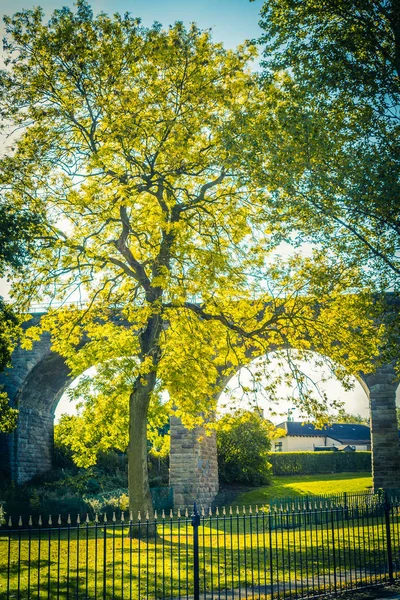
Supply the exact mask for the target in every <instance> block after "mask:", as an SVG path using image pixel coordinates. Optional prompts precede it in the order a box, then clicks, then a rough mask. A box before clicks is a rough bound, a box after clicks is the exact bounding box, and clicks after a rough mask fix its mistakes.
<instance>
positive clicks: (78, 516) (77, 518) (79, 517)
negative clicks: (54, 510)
mask: <svg viewBox="0 0 400 600" xmlns="http://www.w3.org/2000/svg"><path fill="white" fill-rule="evenodd" d="M76 522H77V523H78V525H80V522H81V516H80V514H77V515H76Z"/></svg>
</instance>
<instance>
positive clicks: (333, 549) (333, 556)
mask: <svg viewBox="0 0 400 600" xmlns="http://www.w3.org/2000/svg"><path fill="white" fill-rule="evenodd" d="M333 510H334V509H333V508H331V527H332V529H331V530H332V558H333V585H334V591H335V596H337V577H336V548H335V520H334V518H333ZM336 511H337V508H336ZM336 520H337V519H336Z"/></svg>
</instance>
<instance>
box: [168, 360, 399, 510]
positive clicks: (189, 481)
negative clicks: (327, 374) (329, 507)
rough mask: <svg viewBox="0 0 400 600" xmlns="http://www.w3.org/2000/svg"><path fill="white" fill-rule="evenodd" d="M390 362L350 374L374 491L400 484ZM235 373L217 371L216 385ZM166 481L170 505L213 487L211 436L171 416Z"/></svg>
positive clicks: (204, 495) (212, 492)
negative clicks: (363, 403)
mask: <svg viewBox="0 0 400 600" xmlns="http://www.w3.org/2000/svg"><path fill="white" fill-rule="evenodd" d="M271 350H272V349H271ZM260 356H262V354H260ZM256 358H258V356H254V355H253V356H252V360H254V359H256ZM249 362H250V360H249ZM246 364H249V363H248V362H247V363H244V364H242V365H238V367H237V369H236V371H235V373H237V372H238V371H239V370H240V369H241V368H242V367H243V366H245V365H246ZM394 365H395V363H394V362H393V363H391V364H386V365H380V366H378V367H377V369H376V371H375V373H372V374H366V373H361V372H360V373H358V374H357V375H356V378H357V380H358V381H359V382H360V384H361V386H362V387H363V389H364V391H365V393H366V395H367V397H368V399H369V405H370V429H371V450H372V452H371V457H372V478H373V487H374V490H377V489H380V488H383V489H390V488H397V489H399V488H400V445H399V433H398V427H397V419H396V390H397V387H398V384H399V382H398V379H397V377H396V373H395V368H394ZM235 373H232V375H230V376H229V377H227V376H224V377H222V376H221V379H220V385H219V387H225V386H226V385H227V384H228V382H229V381H230V379H231V378H232V377H234V376H235ZM199 440H201V441H199ZM170 482H171V484H172V482H173V483H174V501H175V504H177V505H180V506H187V505H189V504H190V503H191V502H192V501H193V498H196V499H198V501H199V502H200V503H202V504H203V505H207V504H210V503H211V502H212V501H213V499H214V498H215V496H216V494H217V492H218V464H217V450H216V438H215V435H211V436H209V437H205V436H204V430H203V429H202V428H197V429H195V430H193V431H192V432H190V434H188V432H187V430H186V429H185V428H184V427H183V425H182V423H181V422H180V421H179V419H176V418H175V417H174V418H173V419H172V420H171V455H170Z"/></svg>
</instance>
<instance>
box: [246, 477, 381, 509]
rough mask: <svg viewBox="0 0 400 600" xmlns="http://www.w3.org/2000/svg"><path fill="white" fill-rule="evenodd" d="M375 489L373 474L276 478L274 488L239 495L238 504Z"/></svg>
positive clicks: (262, 503)
mask: <svg viewBox="0 0 400 600" xmlns="http://www.w3.org/2000/svg"><path fill="white" fill-rule="evenodd" d="M371 486H372V476H371V474H370V473H332V474H327V475H293V476H283V475H281V476H278V475H276V476H274V477H273V478H272V481H271V485H269V486H265V487H259V488H255V489H254V490H250V491H248V492H243V493H241V494H239V495H238V496H237V497H236V499H235V504H239V505H243V504H244V505H247V504H250V505H254V504H258V505H259V506H263V505H264V504H268V503H269V502H271V501H273V500H278V499H280V498H294V497H299V496H305V495H311V496H313V495H314V496H317V495H321V494H339V493H343V492H366V491H368V490H369V489H370V488H371Z"/></svg>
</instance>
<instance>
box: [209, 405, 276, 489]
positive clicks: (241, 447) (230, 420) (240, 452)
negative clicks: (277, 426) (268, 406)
mask: <svg viewBox="0 0 400 600" xmlns="http://www.w3.org/2000/svg"><path fill="white" fill-rule="evenodd" d="M216 431H217V448H218V468H219V477H220V480H221V481H222V482H224V483H241V484H246V485H263V484H266V483H268V482H269V478H270V473H271V465H270V463H269V462H268V452H269V450H270V448H271V441H270V435H271V431H272V426H271V424H270V423H269V422H268V421H266V420H265V419H263V418H262V417H261V416H260V415H259V414H257V413H255V412H252V411H249V410H238V411H236V412H235V413H232V414H227V415H225V416H223V417H222V418H221V419H219V421H217V424H216Z"/></svg>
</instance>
